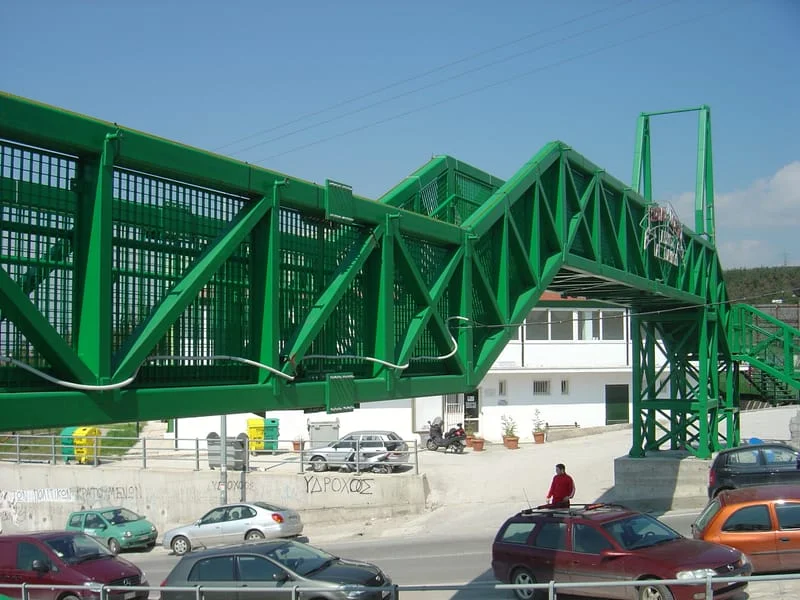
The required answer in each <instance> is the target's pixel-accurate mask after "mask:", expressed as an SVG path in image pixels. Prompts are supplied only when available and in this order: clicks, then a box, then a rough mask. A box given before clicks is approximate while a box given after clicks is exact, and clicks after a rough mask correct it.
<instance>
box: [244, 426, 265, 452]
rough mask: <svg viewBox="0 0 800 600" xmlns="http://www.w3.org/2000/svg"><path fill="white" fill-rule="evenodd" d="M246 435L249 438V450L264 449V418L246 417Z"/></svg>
mask: <svg viewBox="0 0 800 600" xmlns="http://www.w3.org/2000/svg"><path fill="white" fill-rule="evenodd" d="M247 437H248V438H250V452H256V451H257V450H263V449H264V419H247Z"/></svg>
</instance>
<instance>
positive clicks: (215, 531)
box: [192, 506, 228, 546]
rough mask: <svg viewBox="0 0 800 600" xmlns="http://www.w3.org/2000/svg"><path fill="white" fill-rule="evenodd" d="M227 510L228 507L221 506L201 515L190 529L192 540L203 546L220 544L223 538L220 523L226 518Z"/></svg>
mask: <svg viewBox="0 0 800 600" xmlns="http://www.w3.org/2000/svg"><path fill="white" fill-rule="evenodd" d="M227 512H228V509H227V508H226V507H222V506H221V507H218V508H215V509H213V510H210V511H208V512H207V513H206V514H205V515H203V517H202V518H201V519H200V521H198V523H197V525H196V526H195V527H194V528H193V529H192V537H193V540H194V541H197V542H200V543H201V544H203V545H204V546H210V545H213V544H221V543H222V542H223V539H224V538H223V536H222V524H223V523H224V522H225V521H226V520H227Z"/></svg>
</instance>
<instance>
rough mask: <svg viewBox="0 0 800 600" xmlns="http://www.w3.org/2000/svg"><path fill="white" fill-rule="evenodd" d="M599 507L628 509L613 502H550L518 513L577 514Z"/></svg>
mask: <svg viewBox="0 0 800 600" xmlns="http://www.w3.org/2000/svg"><path fill="white" fill-rule="evenodd" d="M601 508H616V509H623V510H630V509H629V508H628V507H627V506H625V505H623V504H616V503H613V502H592V503H589V504H570V505H569V506H563V507H556V506H552V505H551V504H542V505H540V506H536V507H530V508H526V509H524V510H522V511H520V513H519V514H520V515H532V514H541V513H551V514H562V515H577V514H579V513H583V512H586V511H589V510H598V509H601Z"/></svg>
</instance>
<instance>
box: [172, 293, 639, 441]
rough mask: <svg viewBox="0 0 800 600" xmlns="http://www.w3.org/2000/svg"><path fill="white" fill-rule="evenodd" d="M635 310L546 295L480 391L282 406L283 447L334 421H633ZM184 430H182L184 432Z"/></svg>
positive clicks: (190, 425) (523, 434) (415, 425)
mask: <svg viewBox="0 0 800 600" xmlns="http://www.w3.org/2000/svg"><path fill="white" fill-rule="evenodd" d="M629 331H630V328H629V319H628V311H627V310H626V309H624V308H618V307H614V306H611V305H602V304H598V303H596V302H594V303H592V302H587V301H578V300H560V299H559V296H558V295H557V294H549V293H547V294H545V296H544V297H543V298H542V300H541V301H540V303H539V305H538V306H537V307H536V308H535V309H534V310H533V311H532V312H531V313H530V314H529V315H528V318H527V319H526V320H525V323H523V324H522V325H521V327H520V328H519V330H518V332H517V335H516V336H515V339H513V340H512V341H511V342H509V343H508V345H507V346H506V348H505V349H504V350H503V352H502V353H501V355H500V357H499V358H498V360H497V361H496V362H495V364H494V365H493V367H492V368H491V369H490V371H489V373H488V374H487V375H486V377H485V378H484V380H483V381H482V382H481V384H480V386H479V389H478V390H477V391H476V392H474V393H472V394H467V395H466V396H465V395H464V394H452V395H447V396H434V397H426V398H409V399H403V400H390V401H382V402H371V403H369V404H365V405H363V406H362V408H359V409H356V410H355V411H353V412H349V413H340V414H337V415H328V414H325V413H313V414H307V413H304V412H303V411H302V410H297V411H291V410H290V411H275V412H270V413H267V415H266V417H267V418H270V419H278V420H279V439H280V440H281V442H280V444H279V447H280V448H288V447H290V446H291V441H292V440H293V439H297V438H298V437H301V436H302V438H303V439H308V438H309V426H311V427H312V428H313V425H314V423H317V422H328V423H330V422H335V421H336V420H337V419H338V424H339V433H340V435H344V434H346V433H348V432H349V431H353V430H357V429H389V430H392V431H396V432H397V433H398V434H399V435H400V436H402V437H403V438H404V439H408V440H411V439H414V438H415V437H416V435H417V433H418V432H421V431H424V430H426V429H427V422H428V421H429V420H433V419H434V418H435V417H437V416H442V417H443V418H444V420H445V426H446V427H449V426H450V425H453V424H455V423H464V426H465V428H466V429H467V431H468V432H475V431H479V432H480V433H481V434H482V435H483V437H485V438H486V439H487V440H490V441H499V440H500V439H501V437H502V427H501V418H502V417H503V416H504V415H506V416H510V417H512V418H513V419H514V420H515V422H516V424H517V435H518V436H519V437H520V438H521V440H522V441H525V440H530V439H532V437H533V433H532V431H533V420H534V417H535V416H536V411H537V410H538V411H539V416H540V418H541V419H542V420H543V421H545V422H547V423H549V424H550V425H567V424H573V423H577V424H578V425H579V426H581V427H591V426H598V425H608V424H614V423H627V422H629V421H630V415H631V397H630V387H631V385H630V384H631V372H632V365H631V344H630V334H629ZM254 417H255V415H253V414H239V415H228V417H227V434H228V435H229V436H231V437H233V436H236V435H237V434H239V433H243V432H246V431H247V420H248V419H250V418H254ZM220 424H221V422H220V417H196V418H188V419H179V420H178V422H177V423H176V424H175V427H174V430H173V432H172V434H168V435H175V434H177V437H178V438H179V439H180V440H185V441H181V442H180V444H179V445H181V446H186V447H192V448H193V447H194V441H193V440H194V438H199V439H200V440H205V438H206V435H208V433H209V432H211V431H215V432H217V433H219V430H220ZM175 430H177V431H175Z"/></svg>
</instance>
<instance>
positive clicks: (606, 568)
mask: <svg viewBox="0 0 800 600" xmlns="http://www.w3.org/2000/svg"><path fill="white" fill-rule="evenodd" d="M571 529H572V531H571V535H570V546H569V548H568V549H567V551H566V552H567V559H568V561H569V562H568V566H567V568H568V574H567V581H572V582H584V583H597V582H602V581H625V580H627V578H626V576H625V573H623V572H616V571H615V569H614V568H613V565H612V564H610V562H609V561H608V560H607V559H605V558H603V556H602V555H601V552H602V551H603V550H614V545H613V544H612V543H611V541H610V540H609V539H608V538H607V537H606V536H605V534H603V533H602V532H601V531H599V530H598V529H596V528H595V527H593V526H592V525H591V524H589V523H572V528H571ZM580 591H581V595H594V594H596V595H598V596H602V597H604V598H626V597H627V593H628V588H627V587H626V586H620V587H597V588H581V590H580Z"/></svg>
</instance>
